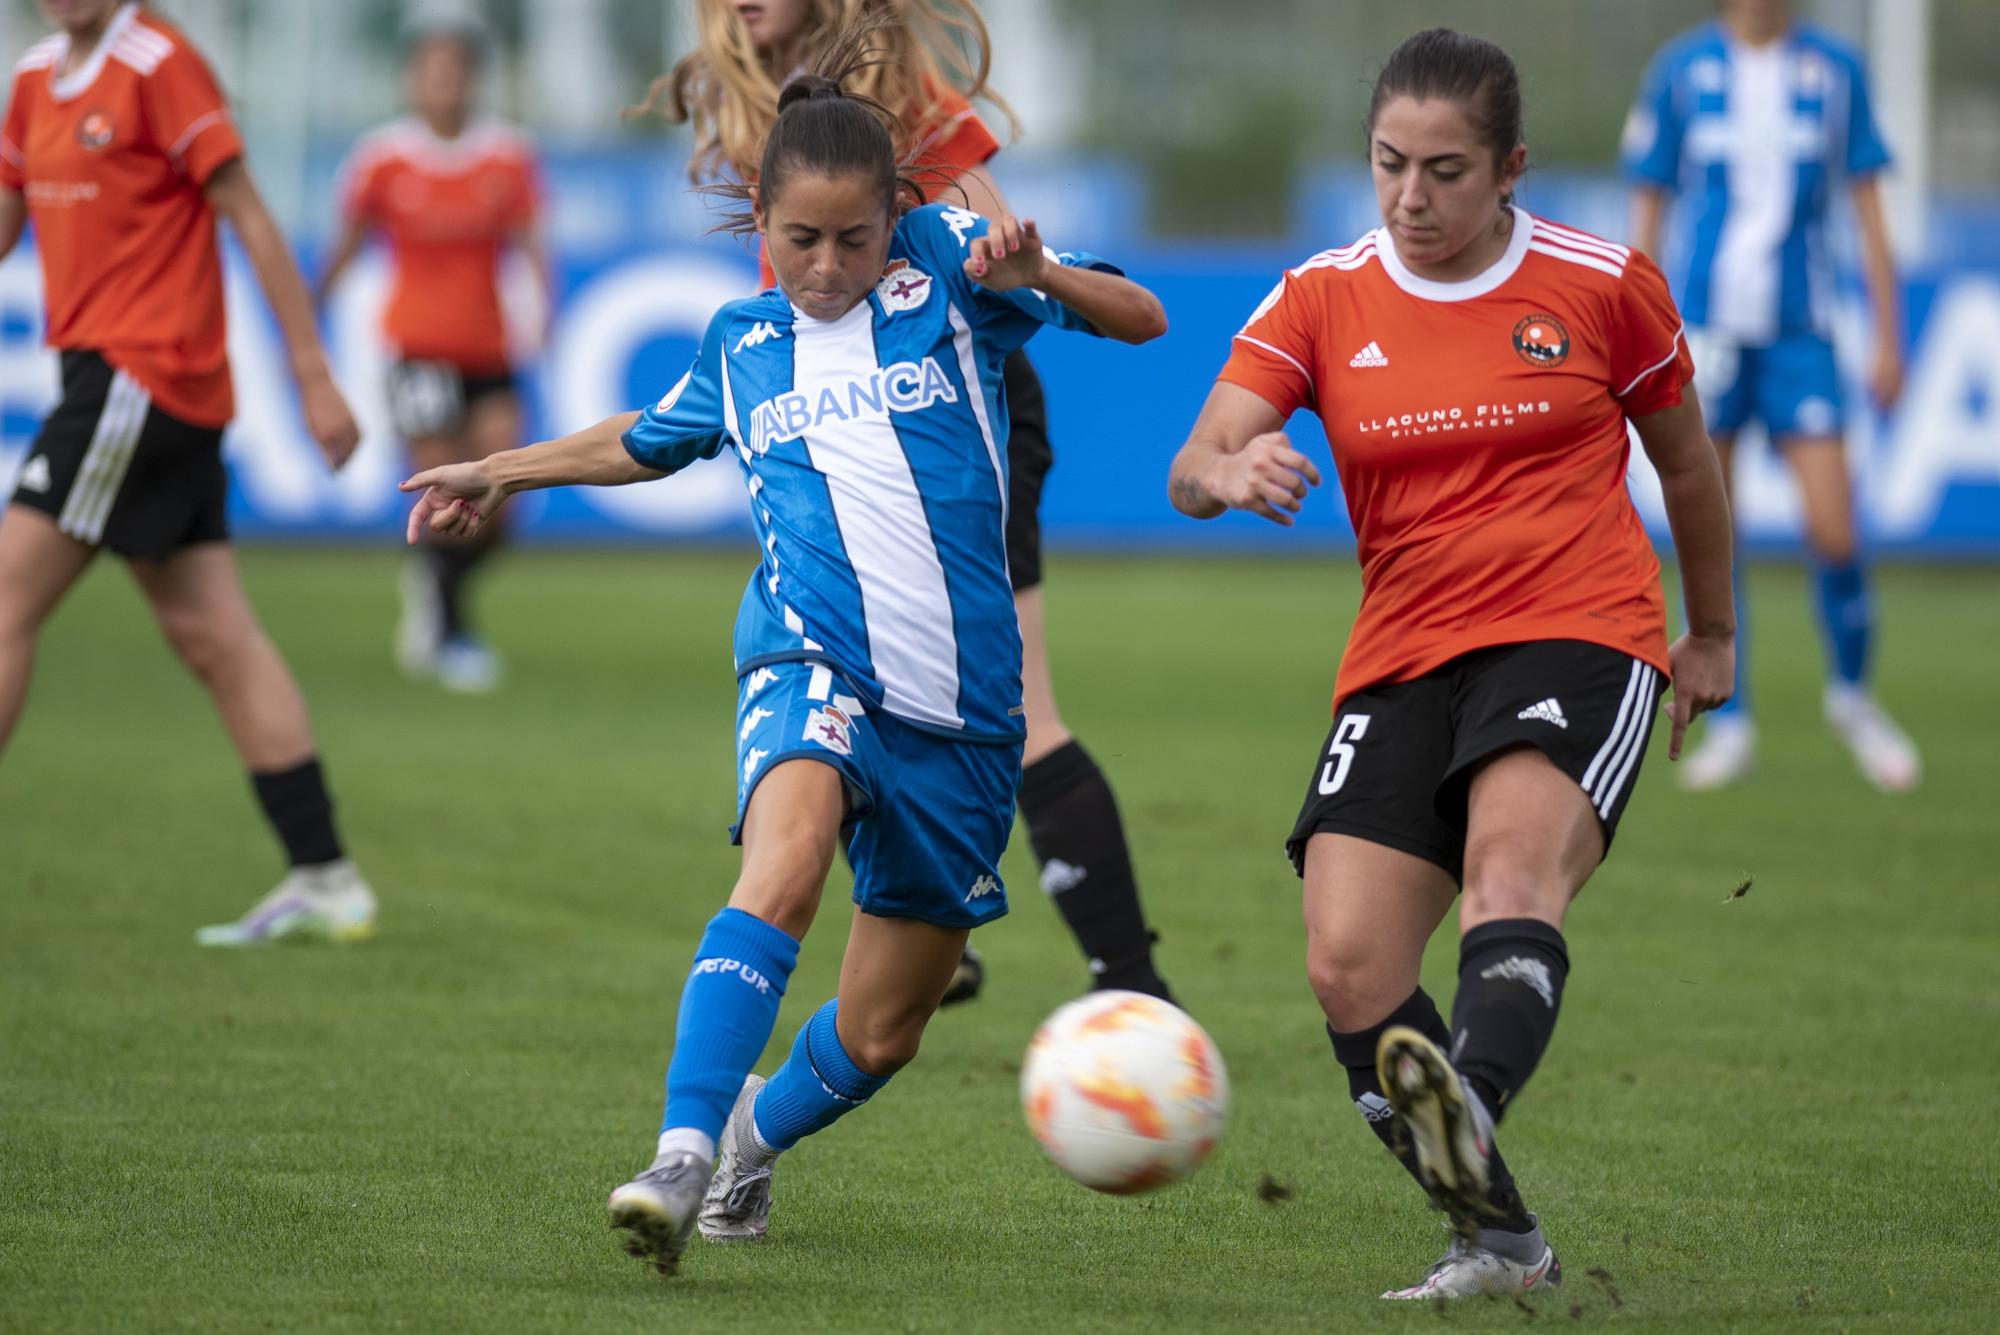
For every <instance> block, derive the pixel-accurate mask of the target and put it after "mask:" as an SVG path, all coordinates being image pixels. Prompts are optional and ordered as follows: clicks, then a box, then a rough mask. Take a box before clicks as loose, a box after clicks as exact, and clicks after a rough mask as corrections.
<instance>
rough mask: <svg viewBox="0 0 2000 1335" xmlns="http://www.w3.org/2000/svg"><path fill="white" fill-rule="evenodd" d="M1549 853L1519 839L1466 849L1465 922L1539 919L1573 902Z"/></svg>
mask: <svg viewBox="0 0 2000 1335" xmlns="http://www.w3.org/2000/svg"><path fill="white" fill-rule="evenodd" d="M1559 881H1560V876H1559V874H1558V871H1557V868H1555V867H1554V866H1552V865H1550V858H1549V856H1548V853H1547V850H1544V849H1542V848H1539V847H1538V846H1537V845H1536V843H1535V841H1534V840H1531V839H1529V838H1527V837H1526V836H1524V835H1521V834H1517V833H1512V832H1509V833H1505V834H1489V835H1486V836H1485V837H1483V838H1480V839H1477V840H1474V841H1472V842H1470V843H1468V844H1467V845H1466V849H1465V890H1464V902H1463V904H1462V905H1461V907H1460V909H1459V916H1460V919H1461V921H1462V922H1463V923H1464V924H1465V925H1467V926H1471V925H1474V924H1477V923H1482V922H1489V921H1491V920H1492V919H1495V918H1539V917H1544V916H1546V915H1547V913H1548V912H1549V908H1550V905H1551V904H1552V903H1554V904H1556V905H1557V907H1558V909H1559V908H1560V906H1561V905H1562V904H1563V903H1566V902H1567V899H1568V896H1567V895H1566V894H1563V893H1562V888H1561V886H1560V885H1559V884H1558V882H1559Z"/></svg>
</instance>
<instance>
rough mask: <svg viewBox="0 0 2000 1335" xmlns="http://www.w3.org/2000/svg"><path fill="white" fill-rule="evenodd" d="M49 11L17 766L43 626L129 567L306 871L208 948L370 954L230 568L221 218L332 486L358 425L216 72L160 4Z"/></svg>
mask: <svg viewBox="0 0 2000 1335" xmlns="http://www.w3.org/2000/svg"><path fill="white" fill-rule="evenodd" d="M42 9H43V11H44V12H45V13H46V14H47V15H48V16H49V18H50V20H51V21H53V22H54V23H55V25H56V26H57V27H58V28H59V29H60V30H61V31H59V32H58V33H56V34H55V35H54V36H52V37H49V38H47V39H46V40H44V41H41V42H38V43H36V44H35V45H34V46H32V47H30V48H29V50H28V53H27V54H26V55H25V56H23V57H22V58H21V61H20V63H19V64H18V65H16V67H15V71H14V87H13V92H12V96H11V98H10V100H9V102H8V106H7V119H6V126H5V130H4V138H0V187H4V188H0V255H4V254H5V253H6V252H8V251H10V250H12V249H13V248H14V245H15V243H16V242H18V241H19V240H20V238H21V231H22V228H23V226H24V225H25V224H26V223H27V221H28V220H29V219H31V218H32V219H33V221H34V224H35V239H36V245H37V248H38V249H39V251H40V253H41V261H42V281H43V287H44V290H45V300H46V302H47V306H48V341H49V344H50V345H51V346H52V347H54V348H56V349H57V350H58V351H60V353H61V355H62V400H61V402H59V403H58V404H57V405H56V406H55V408H54V409H53V410H52V411H51V412H50V413H49V415H48V418H47V419H46V420H45V421H44V422H43V423H42V429H41V432H40V434H38V435H37V436H36V437H35V443H34V446H33V447H32V448H31V449H30V450H29V452H28V458H27V462H26V463H25V464H24V465H23V466H22V469H21V475H20V478H19V480H18V482H17V483H16V486H15V490H14V495H13V498H12V501H11V503H10V504H9V506H8V508H7V511H6V517H5V520H4V522H0V744H4V742H5V740H6V738H7V735H8V733H9V732H10V731H11V729H12V728H13V725H14V721H15V719H16V718H18V717H19V715H20V712H21V706H22V704H23V702H24V700H25V699H26V696H27V690H28V677H29V673H30V671H31V669H32V667H33V663H34V653H35V642H36V640H37V638H38V637H39V636H40V633H41V628H42V624H43V622H44V621H46V620H47V618H48V616H49V614H50V613H51V612H53V611H54V610H55V607H56V604H57V603H59V602H60V601H61V600H62V597H63V595H64V594H65V593H66V592H68V590H69V588H70V586H71V585H72V584H74V583H75V582H76V580H77V578H78V577H79V576H80V575H82V574H83V571H84V567H86V566H88V565H89V564H90V561H91V558H92V557H94V556H96V555H97V553H98V552H99V551H100V550H103V549H107V548H108V549H109V550H111V551H113V552H116V553H117V554H118V555H120V556H122V557H124V558H125V560H126V563H127V567H128V568H129V569H130V570H131V572H132V576H133V578H134V579H135V580H136V581H137V582H138V584H139V588H140V591H141V592H142V593H143V594H144V595H145V597H146V601H147V602H148V603H150V604H151V606H152V609H153V615H154V616H155V617H156V618H158V620H159V623H160V629H161V631H162V632H163V633H164V634H165V635H166V637H167V642H168V643H169V644H171V645H172V646H173V648H174V651H175V652H176V653H177V654H179V655H180V657H181V660H182V661H183V662H185V663H186V664H187V665H188V667H189V668H190V669H191V670H192V671H193V672H194V674H195V675H196V676H197V677H198V678H200V680H201V683H202V685H204V686H205V687H207V688H208V692H209V694H210V696H211V697H213V699H214V701H215V705H216V708H217V710H218V711H219V712H220V713H221V715H222V722H223V726H224V727H226V728H227V729H228V730H229V737H230V740H231V741H232V742H234V743H235V745H236V751H237V754H238V755H240V756H241V757H242V758H243V763H244V764H245V765H246V766H247V767H248V768H249V770H250V777H251V782H252V784H253V786H254V787H255V789H256V792H257V797H258V799H259V801H261V802H262V804H263V807H264V811H265V814H266V815H267V816H268V817H269V818H270V821H271V824H272V826H273V827H274V828H275V829H276V830H277V833H278V835H279V837H280V838H281V839H282V841H283V842H284V845H285V848H286V852H287V854H288V855H289V857H290V860H291V871H290V872H289V873H288V874H287V875H286V876H285V878H284V880H283V881H281V882H280V883H279V885H278V887H277V888H276V889H275V890H273V891H272V892H271V893H270V894H269V895H267V896H266V897H265V898H264V900H263V901H262V902H260V903H259V904H258V905H257V906H256V907H255V908H253V909H252V910H251V911H250V913H249V914H248V915H246V916H245V917H244V918H243V919H242V920H241V921H240V922H237V923H231V924H228V925H226V926H223V927H218V928H205V929H203V932H202V934H201V939H202V941H203V942H204V944H214V945H243V944H252V943H256V942H261V941H268V940H272V939H275V938H278V937H284V936H319V937H331V938H334V939H347V938H351V937H358V936H363V935H366V934H367V933H368V932H369V931H370V930H371V929H372V927H373V925H374V920H375V901H374V898H373V896H372V895H371V894H370V893H369V890H368V887H367V885H366V884H365V883H364V882H363V881H362V879H361V876H360V874H359V873H358V872H356V871H355V869H354V867H353V865H352V864H351V863H350V862H349V861H348V860H347V859H346V857H345V855H344V854H343V853H342V850H341V845H340V840H339V837H338V835H337V834H336V832H335V829H334V823H333V808H332V804H331V802H330V801H329V800H328V797H327V792H326V785H325V781H324V778H323V777H322V775H321V773H320V765H319V759H318V757H317V755H316V754H315V751H314V746H313V738H312V728H311V725H310V723H309V721H308V720H307V717H306V708H305V702H304V701H303V700H302V699H301V698H300V696H299V688H298V685H297V683H296V682H294V681H293V680H292V675H291V672H290V670H289V669H288V668H286V666H285V661H284V659H283V658H281V657H280V656H279V654H278V651H277V649H276V647H275V646H273V645H272V643H271V641H270V640H269V639H267V638H266V637H265V634H264V630H263V627H262V626H260V625H259V624H258V622H257V616H256V613H255V612H253V611H252V610H251V608H250V604H249V601H248V600H247V599H246V598H245V597H244V593H243V586H242V584H241V582H240V581H239V580H238V578H237V573H236V563H235V558H234V556H233V555H232V554H231V552H230V548H229V541H228V539H229V533H228V528H227V526H226V523H225V518H224V510H223V503H224V499H225V490H226V484H225V480H224V475H223V468H222V429H223V427H224V425H225V424H226V423H227V422H228V421H229V418H230V415H231V413H232V412H233V411H234V399H233V391H232V389H231V385H230V379H229V361H228V356H227V352H226V348H225V344H224V330H223V302H222V264H221V259H220V256H219V255H218V253H217V249H216V238H215V219H216V216H217V215H220V216H222V217H224V218H227V219H228V220H229V223H230V226H232V227H233V228H234V229H235V231H236V235H237V239H238V240H240V241H241V242H242V244H243V249H244V252H245V253H246V254H247V255H248V256H249V259H250V263H251V267H252V268H253V269H254V270H255V271H256V274H257V279H258V282H259V283H260V284H261V285H262V287H263V289H264V295H265V296H266V297H267V298H268V299H269V300H270V303H271V309H272V312H273V313H274V314H275V315H276V316H277V318H278V324H279V327H280V328H281V330H282V331H283V333H284V338H285V344H286V347H287V348H288V349H289V351H290V353H291V360H292V373H293V375H294V377H295V378H296V380H297V382H298V389H299V397H300V403H301V407H302V409H303V411H304V414H305V419H306V425H307V426H308V428H309V429H310V430H311V432H312V435H313V439H314V440H316V441H317V442H318V443H319V447H320V449H321V450H322V451H323V452H324V453H325V455H326V457H327V461H328V462H329V463H331V464H332V465H334V466H335V467H339V466H340V464H341V463H342V462H343V461H344V460H345V459H346V458H347V456H348V454H349V453H351V452H352V451H353V449H354V445H355V440H356V435H357V433H356V431H355V426H354V418H353V416H352V415H351V414H350V413H349V412H348V410H347V404H346V402H345V401H344V400H343V399H342V398H341V396H340V391H339V390H338V389H336V388H335V387H334V383H333V380H332V377H331V376H330V375H329V374H328V372H327V364H326V357H325V354H324V352H323V350H322V349H321V347H320V341H319V334H318V332H317V331H316V330H315V329H314V327H313V314H312V303H311V301H310V300H309V299H308V297H307V294H306V288H305V283H304V282H303V281H302V280H301V279H300V277H299V271H298V267H297V266H296V265H295V264H294V263H293V261H292V255H291V251H290V250H289V249H288V248H287V247H286V245H285V239H284V237H283V236H282V235H280V234H279V231H278V228H277V225H276V224H275V223H274V222H273V221H272V220H271V215H270V214H269V213H268V212H267V211H266V210H265V207H264V203H263V201H262V199H261V198H259V196H258V194H257V187H256V185H255V184H254V183H253V182H252V181H251V179H250V172H249V169H248V168H246V167H245V166H244V164H243V144H242V141H241V140H240V139H239V138H238V137H237V134H236V127H235V125H234V123H233V122H232V121H231V120H230V116H229V108H228V105H227V103H226V102H225V101H224V99H223V95H222V90H221V89H220V88H218V87H217V86H216V83H215V79H214V77H213V76H212V75H211V74H210V73H209V70H208V66H207V65H206V64H204V63H203V61H202V58H201V56H200V55H198V54H197V53H196V52H195V50H194V49H193V48H192V47H191V46H189V45H188V42H187V39H186V38H185V37H183V36H182V35H181V34H180V32H179V31H178V30H176V29H175V28H174V27H172V26H171V25H170V24H167V23H165V22H164V21H162V20H161V19H160V18H159V17H158V16H156V15H155V14H153V13H152V12H151V11H150V10H149V9H148V8H146V7H145V6H143V5H138V4H118V3H116V2H115V0H42Z"/></svg>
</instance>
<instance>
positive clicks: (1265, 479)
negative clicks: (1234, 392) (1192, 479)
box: [1203, 431, 1319, 528]
mask: <svg viewBox="0 0 2000 1335" xmlns="http://www.w3.org/2000/svg"><path fill="white" fill-rule="evenodd" d="M1203 484H1204V488H1205V489H1206V490H1207V492H1208V494H1209V495H1211V496H1213V497H1214V498H1215V499H1216V500H1218V501H1221V502H1222V503H1223V504H1224V505H1226V506H1228V507H1229V508H1230V509H1232V510H1248V511H1249V512H1250V513H1251V514H1255V515H1262V516H1264V518H1266V519H1268V520H1270V521H1271V522H1272V523H1274V524H1283V525H1284V526H1285V527H1287V528H1290V527H1291V525H1292V516H1293V515H1295V514H1297V513H1298V512H1299V509H1300V507H1301V506H1303V505H1304V504H1305V499H1306V491H1307V490H1308V488H1310V487H1317V486H1318V485H1319V469H1317V468H1315V467H1314V466H1313V461H1312V460H1310V459H1308V458H1306V456H1305V455H1303V454H1300V453H1299V452H1298V451H1297V450H1295V449H1293V448H1292V440H1291V437H1289V436H1287V435H1286V434H1285V433H1284V432H1282V431H1267V432H1265V433H1264V434H1263V435H1261V436H1252V437H1251V438H1250V440H1249V443H1247V444H1246V445H1244V447H1243V448H1242V449H1240V450H1238V451H1236V453H1234V454H1225V455H1223V456H1221V457H1220V458H1218V459H1217V460H1216V461H1215V463H1214V464H1213V465H1212V466H1211V467H1210V469H1209V473H1208V476H1207V477H1206V478H1204V479H1203Z"/></svg>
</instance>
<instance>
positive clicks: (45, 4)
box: [41, 0, 118, 32]
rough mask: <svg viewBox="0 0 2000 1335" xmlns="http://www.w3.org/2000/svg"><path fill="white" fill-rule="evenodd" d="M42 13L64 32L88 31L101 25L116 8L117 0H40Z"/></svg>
mask: <svg viewBox="0 0 2000 1335" xmlns="http://www.w3.org/2000/svg"><path fill="white" fill-rule="evenodd" d="M41 6H42V13H44V14H46V15H48V18H49V22H51V23H53V24H55V25H56V26H57V27H58V28H61V29H62V30H63V31H64V32H89V31H91V30H92V29H93V28H97V27H101V26H102V25H103V24H104V23H105V22H106V21H108V20H109V19H110V18H111V15H112V14H113V13H115V12H116V11H117V9H118V0H41Z"/></svg>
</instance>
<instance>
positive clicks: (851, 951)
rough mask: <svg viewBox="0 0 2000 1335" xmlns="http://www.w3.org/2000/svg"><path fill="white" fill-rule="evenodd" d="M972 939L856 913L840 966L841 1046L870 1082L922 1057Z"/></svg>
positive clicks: (950, 930) (961, 931) (960, 931)
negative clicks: (941, 1002)
mask: <svg viewBox="0 0 2000 1335" xmlns="http://www.w3.org/2000/svg"><path fill="white" fill-rule="evenodd" d="M968 935H969V933H968V932H967V931H966V929H965V928H963V927H938V926H934V925H933V924H931V923H927V922H918V921H917V920H916V919H914V918H877V917H875V916H873V915H871V914H867V913H863V912H862V911H861V910H860V909H858V908H857V909H855V911H854V926H853V927H852V928H851V929H850V930H849V932H848V936H847V954H846V955H845V957H843V958H842V960H841V962H840V993H839V996H840V1011H839V1015H838V1024H837V1029H838V1032H839V1034H840V1045H841V1046H842V1047H843V1048H845V1049H847V1051H848V1053H849V1054H850V1055H851V1056H852V1057H853V1058H854V1064H855V1065H856V1066H859V1067H860V1068H861V1069H862V1070H864V1071H866V1072H867V1073H868V1074H870V1075H875V1076H887V1075H893V1074H894V1073H896V1072H897V1071H900V1070H901V1069H902V1068H903V1067H905V1066H907V1065H908V1064H909V1063H910V1061H911V1060H912V1059H913V1058H915V1057H916V1055H917V1045H918V1044H919V1042H921V1041H922V1039H923V1035H924V1026H925V1025H927V1024H929V1023H930V1018H931V1016H932V1015H933V1014H934V1013H935V1012H936V1011H937V1008H938V999H939V998H940V997H942V996H943V995H944V989H945V984H947V983H949V982H950V981H951V975H952V971H953V970H954V969H956V968H957V967H958V959H959V955H960V954H961V953H962V952H963V951H964V949H965V941H966V937H967V936H968Z"/></svg>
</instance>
